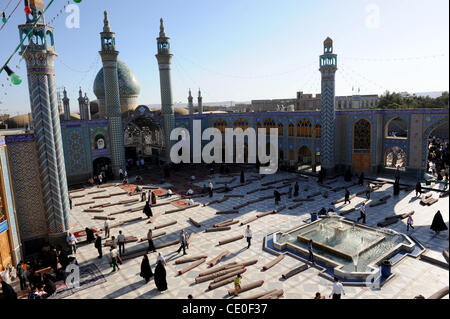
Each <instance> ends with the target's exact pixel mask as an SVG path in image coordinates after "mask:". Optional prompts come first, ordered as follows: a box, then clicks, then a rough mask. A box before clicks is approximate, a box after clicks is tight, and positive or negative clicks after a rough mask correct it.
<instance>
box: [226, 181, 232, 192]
mask: <svg viewBox="0 0 450 319" xmlns="http://www.w3.org/2000/svg"><path fill="white" fill-rule="evenodd" d="M232 190H233V189H232V188H231V187H230V186H228V184H227V183H225V193H228V192H231V191H232Z"/></svg>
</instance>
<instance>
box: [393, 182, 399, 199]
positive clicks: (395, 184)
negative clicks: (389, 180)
mask: <svg viewBox="0 0 450 319" xmlns="http://www.w3.org/2000/svg"><path fill="white" fill-rule="evenodd" d="M398 194H400V183H399V181H398V180H396V181H395V183H394V196H397V195H398Z"/></svg>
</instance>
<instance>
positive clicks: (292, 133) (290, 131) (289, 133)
mask: <svg viewBox="0 0 450 319" xmlns="http://www.w3.org/2000/svg"><path fill="white" fill-rule="evenodd" d="M288 135H289V136H294V124H292V123H289V127H288Z"/></svg>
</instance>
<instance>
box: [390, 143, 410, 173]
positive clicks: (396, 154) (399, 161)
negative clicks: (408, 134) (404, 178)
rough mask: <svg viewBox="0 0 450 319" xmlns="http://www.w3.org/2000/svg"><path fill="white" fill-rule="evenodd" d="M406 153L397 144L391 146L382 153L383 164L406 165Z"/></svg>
mask: <svg viewBox="0 0 450 319" xmlns="http://www.w3.org/2000/svg"><path fill="white" fill-rule="evenodd" d="M406 163H407V158H406V153H405V151H404V150H402V149H401V148H400V147H398V146H393V147H391V148H390V149H388V150H387V151H386V153H385V154H384V166H385V167H388V168H396V167H400V168H403V167H406Z"/></svg>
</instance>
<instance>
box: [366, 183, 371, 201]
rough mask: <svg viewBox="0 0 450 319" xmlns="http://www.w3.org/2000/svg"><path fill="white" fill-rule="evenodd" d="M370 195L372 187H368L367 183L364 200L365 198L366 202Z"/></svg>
mask: <svg viewBox="0 0 450 319" xmlns="http://www.w3.org/2000/svg"><path fill="white" fill-rule="evenodd" d="M370 193H372V187H370V183H367V187H366V198H367V200H369V199H370Z"/></svg>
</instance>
